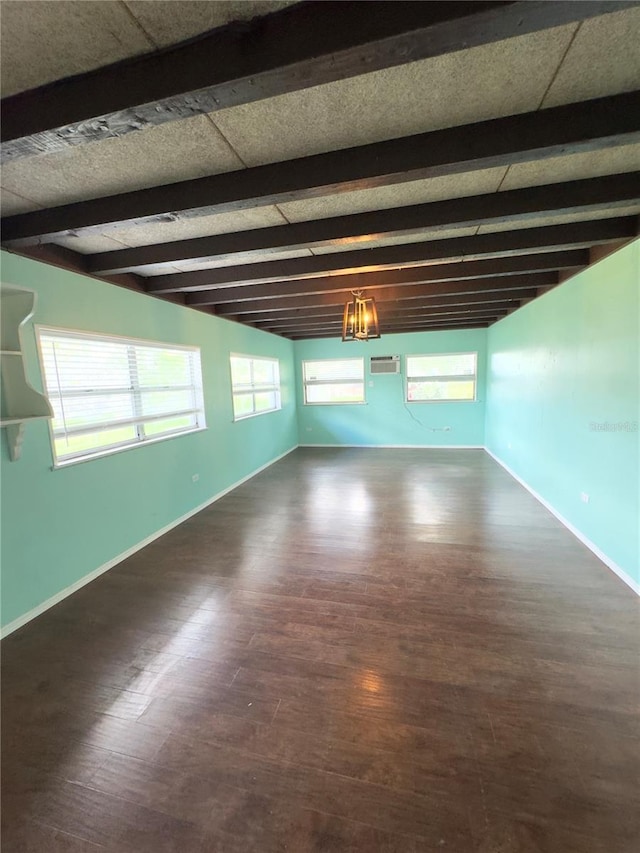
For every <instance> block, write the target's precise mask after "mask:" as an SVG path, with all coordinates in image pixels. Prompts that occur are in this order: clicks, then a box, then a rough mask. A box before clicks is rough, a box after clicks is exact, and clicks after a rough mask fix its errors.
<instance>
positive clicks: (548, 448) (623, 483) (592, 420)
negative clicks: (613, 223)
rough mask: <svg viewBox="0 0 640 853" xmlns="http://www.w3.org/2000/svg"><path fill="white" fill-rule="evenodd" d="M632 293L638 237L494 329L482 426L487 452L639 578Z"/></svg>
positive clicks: (636, 308) (639, 282)
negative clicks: (610, 427)
mask: <svg viewBox="0 0 640 853" xmlns="http://www.w3.org/2000/svg"><path fill="white" fill-rule="evenodd" d="M639 291H640V241H636V242H635V243H634V244H632V245H630V246H627V247H625V248H624V249H621V250H619V251H618V252H616V253H614V254H612V255H610V256H609V257H607V258H604V259H603V260H602V261H600V262H599V263H596V264H594V265H593V266H591V267H589V268H588V269H587V270H585V271H584V272H582V273H580V274H578V275H576V276H575V277H574V278H572V279H570V280H569V281H567V282H565V283H564V284H562V285H561V286H560V287H558V288H555V289H554V290H552V291H550V292H549V293H547V294H546V295H545V296H542V297H540V298H539V299H536V300H535V301H534V302H531V303H529V304H528V305H526V306H525V307H523V308H521V309H520V310H519V311H517V312H515V313H514V314H512V315H510V316H509V317H506V318H505V319H503V320H501V321H500V322H499V323H496V324H495V325H493V326H491V328H490V329H489V336H488V340H489V355H488V364H489V379H488V386H487V387H488V405H487V424H486V445H487V448H488V449H489V450H490V451H491V452H492V453H494V454H495V455H496V456H497V457H499V458H500V459H501V460H502V461H503V462H504V463H505V464H506V465H508V466H509V467H510V468H511V469H512V470H513V471H514V472H515V473H516V474H517V475H518V476H519V477H521V478H522V479H523V480H524V481H525V482H526V483H527V484H528V485H529V486H530V487H531V488H532V489H534V490H535V491H536V492H538V494H539V495H541V496H542V497H543V498H544V499H545V500H546V501H548V502H549V503H550V504H551V505H552V506H553V507H554V509H555V510H556V511H557V512H558V513H560V515H562V516H563V517H564V518H565V519H566V520H567V521H569V522H570V523H571V524H572V525H574V526H575V527H576V528H577V529H578V530H579V531H580V532H581V533H582V534H583V535H584V536H585V537H586V538H587V539H589V540H591V542H593V543H594V544H595V545H596V546H597V547H598V548H599V549H600V550H601V551H602V552H604V554H605V555H606V556H607V557H608V558H609V559H610V560H612V561H613V562H614V563H616V564H617V566H619V567H620V568H621V569H622V570H623V571H624V572H625V573H626V574H628V575H629V576H630V577H632V578H633V579H635V580H636V581H639V580H640V570H639V565H638V563H639V560H638V553H639V539H638V537H639V533H638V528H639V519H640V505H639V480H638V471H639V463H640V454H639V446H640V441H639V439H640V433H639V432H638V431H637V430H638V421H640V411H639V406H640V403H639V398H638V389H639V386H640V377H639V352H638V324H639V312H640V305H639V302H638V295H639ZM605 423H609V424H611V425H618V424H628V425H630V428H629V431H627V430H626V428H619V427H616V429H615V431H601V430H597V429H594V428H593V427H592V424H605ZM634 426H635V430H634ZM581 493H585V494H587V495H589V502H588V503H584V502H582V500H581Z"/></svg>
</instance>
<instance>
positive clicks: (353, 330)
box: [342, 290, 380, 341]
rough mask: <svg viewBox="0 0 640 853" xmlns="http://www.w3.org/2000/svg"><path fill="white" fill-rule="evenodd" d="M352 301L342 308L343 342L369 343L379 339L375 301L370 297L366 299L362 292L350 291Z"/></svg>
mask: <svg viewBox="0 0 640 853" xmlns="http://www.w3.org/2000/svg"><path fill="white" fill-rule="evenodd" d="M352 296H353V299H350V300H349V301H348V302H347V304H346V305H345V306H344V315H343V317H342V340H343V341H370V340H371V339H372V338H379V337H380V326H379V324H378V311H377V309H376V301H375V299H374V298H373V297H372V296H370V297H368V298H366V297H365V296H363V294H362V291H360V290H354V291H352Z"/></svg>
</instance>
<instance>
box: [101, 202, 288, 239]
mask: <svg viewBox="0 0 640 853" xmlns="http://www.w3.org/2000/svg"><path fill="white" fill-rule="evenodd" d="M284 224H286V223H285V220H284V218H283V217H282V216H281V214H280V213H278V210H277V209H276V208H275V207H258V208H255V209H253V210H239V211H237V212H236V213H218V214H216V215H215V216H197V217H195V218H193V219H181V220H177V221H176V222H153V223H149V224H147V225H137V226H135V227H131V228H118V229H117V231H114V232H113V236H114V237H117V239H118V240H121V241H122V242H123V243H126V244H127V245H128V246H146V245H150V244H154V243H166V242H171V241H172V240H188V239H190V238H192V237H207V236H209V235H211V234H228V233H230V232H233V231H251V230H252V229H254V228H268V227H269V226H271V225H284Z"/></svg>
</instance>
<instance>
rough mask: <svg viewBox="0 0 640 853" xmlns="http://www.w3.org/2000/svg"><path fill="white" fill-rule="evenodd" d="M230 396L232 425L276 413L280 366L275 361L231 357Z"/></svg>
mask: <svg viewBox="0 0 640 853" xmlns="http://www.w3.org/2000/svg"><path fill="white" fill-rule="evenodd" d="M229 363H230V367H231V396H232V402H233V419H234V421H243V420H245V419H246V418H253V417H255V416H256V415H265V414H267V413H268V412H277V411H278V409H280V408H282V400H281V396H280V362H279V361H278V359H277V358H268V357H266V356H255V355H243V354H242V353H233V352H232V353H231V354H230V356H229Z"/></svg>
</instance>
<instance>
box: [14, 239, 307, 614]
mask: <svg viewBox="0 0 640 853" xmlns="http://www.w3.org/2000/svg"><path fill="white" fill-rule="evenodd" d="M2 280H3V282H5V283H8V284H15V285H19V286H22V287H28V288H31V289H32V290H35V291H36V293H37V294H38V297H37V298H38V303H37V308H36V314H35V316H34V321H33V322H35V323H41V324H46V325H52V326H63V327H67V328H74V329H86V330H90V331H96V332H105V333H112V334H118V335H126V336H132V337H138V338H149V339H153V340H159V341H166V342H171V343H177V344H191V345H195V346H199V347H200V348H201V357H202V371H203V378H204V399H205V405H206V417H207V427H208V429H207V430H206V431H204V432H199V433H192V434H191V435H185V436H178V437H176V438H172V439H168V440H166V441H161V442H158V443H156V444H150V445H147V446H144V447H136V448H132V449H128V450H125V451H122V452H120V453H116V454H114V455H112V456H107V457H104V458H102V459H94V460H90V461H87V462H82V463H79V464H76V465H72V466H69V467H68V468H61V469H58V470H55V471H52V470H51V466H52V453H51V445H50V441H49V431H48V428H47V425H46V422H39V423H32V424H29V425H28V426H27V428H26V433H25V440H24V445H23V450H22V458H21V459H19V460H18V461H16V462H10V461H9V458H8V450H7V445H6V436H5V435H4V433H5V432H6V431H5V430H2V433H3V435H2V448H1V451H0V452H1V459H0V466H1V467H0V476H1V492H2V550H1V560H2V590H1V591H2V624H3V625H5V624H7V623H9V622H11V621H13V620H14V619H16V618H17V617H19V616H21V615H22V614H24V613H26V612H27V611H29V610H31V609H32V608H34V607H36V606H37V605H39V604H40V603H42V602H43V601H46V600H47V599H48V598H50V597H51V596H53V595H55V594H56V593H58V592H60V591H61V590H63V589H64V588H66V587H68V586H69V585H71V584H73V583H75V582H76V581H78V580H80V579H81V578H82V577H83V576H84V575H87V574H89V573H90V572H92V571H94V570H95V569H97V568H98V567H99V566H101V565H103V564H104V563H106V562H108V561H109V560H112V559H113V558H115V557H117V556H118V555H119V554H121V553H122V552H123V551H125V550H127V549H128V548H131V547H133V546H134V545H136V544H137V543H138V542H140V541H141V540H143V539H145V538H146V537H148V536H150V535H152V534H153V533H155V532H156V531H157V530H159V529H160V528H162V527H164V526H165V525H167V524H170V523H171V522H172V521H174V520H175V519H176V518H179V517H180V516H182V515H184V514H185V513H187V512H189V511H190V510H192V509H193V508H194V507H197V506H198V505H200V504H202V503H204V502H205V501H207V499H209V498H211V497H212V496H214V495H215V494H217V493H218V492H220V491H221V490H223V489H225V488H227V487H228V486H230V485H232V484H233V483H235V482H237V481H238V480H240V479H241V478H243V477H245V476H247V475H249V474H251V472H252V471H255V470H256V469H257V468H259V467H260V466H262V465H264V464H266V463H268V462H269V461H270V460H272V459H274V458H275V457H277V456H279V455H280V454H282V453H285V452H286V451H288V450H289V449H291V448H292V447H295V446H296V444H297V431H296V415H295V400H294V395H295V387H294V380H293V344H292V343H291V342H290V341H287V340H284V339H283V338H279V337H276V336H274V335H269V334H267V333H265V332H260V331H258V330H256V329H250V328H248V327H246V326H241V325H238V324H236V323H230V322H228V321H225V320H222V319H219V318H216V317H213V316H211V315H206V314H203V313H199V312H197V311H193V310H189V309H186V308H182V307H180V306H176V305H172V304H170V303H168V302H162V301H160V300H155V299H150V298H149V297H147V296H144V295H141V294H137V293H134V292H131V291H128V290H124V289H122V288H118V287H114V286H113V285H108V284H104V283H102V282H99V281H95V280H93V279H90V278H87V277H85V276H81V275H77V274H74V273H69V272H66V271H63V270H60V269H56V268H54V267H50V266H47V265H44V264H40V263H36V262H35V261H30V260H26V259H24V258H19V257H17V256H14V255H10V254H7V253H3V254H2ZM23 342H24V348H25V352H26V364H27V374H28V376H29V378H30V380H31V382H32V384H33V385H34V386H35V387H36V388H37V389H39V390H42V380H41V375H40V368H39V364H38V358H37V353H36V343H35V334H34V330H33V325H32V323H31V322H30V323H28V324H27V326H26V327H25V331H24V334H23ZM230 351H233V352H240V353H248V354H256V355H267V356H272V357H275V358H278V359H280V369H281V381H282V410H281V411H279V412H274V413H269V414H265V415H261V416H258V417H255V418H249V419H247V420H244V421H239V422H238V423H233V421H232V405H231V387H230V382H231V379H230V372H229V352H230ZM193 474H199V475H200V479H199V481H198V482H196V483H193V482H192V475H193Z"/></svg>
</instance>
